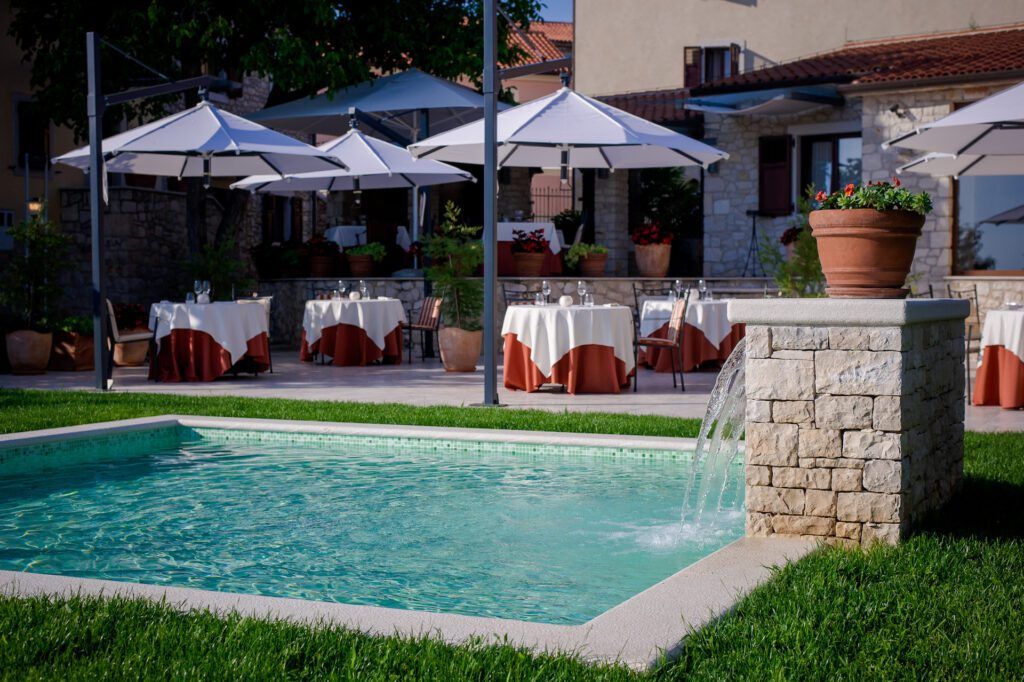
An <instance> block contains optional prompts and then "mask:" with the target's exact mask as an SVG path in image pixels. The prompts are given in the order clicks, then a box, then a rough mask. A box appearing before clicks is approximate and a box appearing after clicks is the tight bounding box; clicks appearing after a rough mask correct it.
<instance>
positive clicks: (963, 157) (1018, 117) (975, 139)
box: [882, 83, 1024, 175]
mask: <svg viewBox="0 0 1024 682" xmlns="http://www.w3.org/2000/svg"><path fill="white" fill-rule="evenodd" d="M890 146H895V147H904V148H906V149H916V150H918V151H922V152H929V154H928V155H927V156H925V157H923V158H921V159H917V160H915V161H912V162H910V163H908V164H904V165H903V166H902V167H901V168H900V170H911V171H914V172H923V173H928V174H930V175H1014V174H1019V173H1020V172H1021V160H1022V159H1024V83H1020V84H1018V85H1015V86H1013V87H1012V88H1009V89H1007V90H1003V91H1002V92H1000V93H997V94H995V95H992V96H991V97H986V98H985V99H983V100H979V101H977V102H975V103H973V104H971V105H969V106H966V107H964V108H963V109H959V110H958V111H954V112H953V113H952V114H950V115H949V116H946V117H944V118H940V119H939V120H937V121H933V122H932V123H927V124H925V125H922V126H920V127H918V128H915V129H914V130H913V131H911V132H909V133H906V134H904V135H900V136H899V137H895V138H893V139H891V140H889V141H887V142H884V143H883V144H882V148H883V149H887V148H889V147H890ZM995 157H1017V159H1016V160H1015V161H1011V160H1009V159H997V158H995Z"/></svg>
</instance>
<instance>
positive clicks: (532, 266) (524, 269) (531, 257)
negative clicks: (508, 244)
mask: <svg viewBox="0 0 1024 682" xmlns="http://www.w3.org/2000/svg"><path fill="white" fill-rule="evenodd" d="M547 250H548V240H547V239H544V228H538V229H536V230H529V231H527V230H513V231H512V258H514V259H515V261H516V272H517V273H518V274H519V276H520V277H540V275H541V273H542V272H544V256H545V252H546V251H547Z"/></svg>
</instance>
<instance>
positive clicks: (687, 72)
mask: <svg viewBox="0 0 1024 682" xmlns="http://www.w3.org/2000/svg"><path fill="white" fill-rule="evenodd" d="M700 62H701V49H700V48H699V47H685V48H683V87H684V88H695V87H697V86H698V85H700V83H701V80H700Z"/></svg>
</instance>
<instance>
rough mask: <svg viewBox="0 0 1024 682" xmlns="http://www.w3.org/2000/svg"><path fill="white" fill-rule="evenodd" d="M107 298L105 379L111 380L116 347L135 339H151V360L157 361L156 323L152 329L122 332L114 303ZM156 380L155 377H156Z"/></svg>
mask: <svg viewBox="0 0 1024 682" xmlns="http://www.w3.org/2000/svg"><path fill="white" fill-rule="evenodd" d="M106 300H107V376H105V377H103V378H104V380H106V381H110V379H111V377H112V376H113V373H114V347H115V346H118V345H122V344H126V343H132V342H134V341H149V360H150V362H154V361H156V325H155V324H154V325H153V330H152V331H148V330H147V331H142V332H131V333H129V334H122V333H121V332H120V331H118V328H117V315H116V314H115V313H114V304H113V303H111V302H110V299H109V298H108V299H106ZM154 381H155V379H154Z"/></svg>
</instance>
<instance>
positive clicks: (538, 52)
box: [501, 21, 572, 67]
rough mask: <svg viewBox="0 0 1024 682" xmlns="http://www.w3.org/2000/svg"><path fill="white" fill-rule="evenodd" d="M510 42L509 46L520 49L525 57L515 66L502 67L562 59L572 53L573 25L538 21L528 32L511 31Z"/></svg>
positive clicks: (531, 25) (509, 65)
mask: <svg viewBox="0 0 1024 682" xmlns="http://www.w3.org/2000/svg"><path fill="white" fill-rule="evenodd" d="M524 34H525V37H524ZM508 42H509V45H511V46H514V47H517V48H519V49H520V50H521V51H522V53H523V57H521V58H520V59H518V60H516V62H515V63H513V64H502V65H501V66H502V67H511V66H523V65H525V64H536V63H537V62H546V61H551V60H552V59H561V58H562V57H565V56H566V55H567V54H569V53H570V52H572V24H570V23H567V22H561V21H547V22H540V21H538V22H535V23H533V24H530V29H529V30H528V31H523V32H522V33H521V32H519V31H509V34H508Z"/></svg>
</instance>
